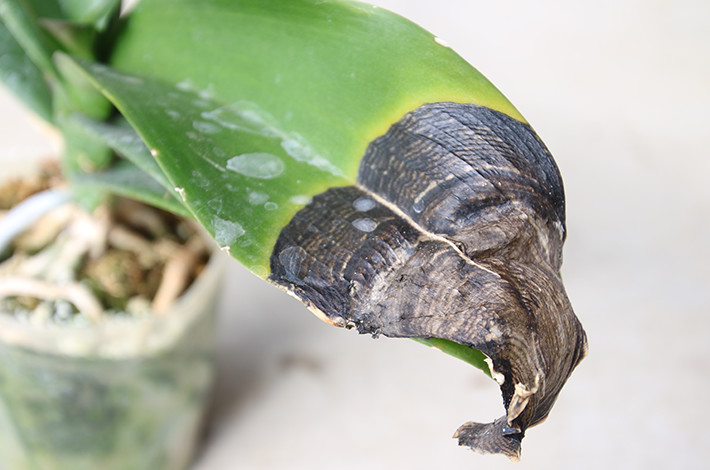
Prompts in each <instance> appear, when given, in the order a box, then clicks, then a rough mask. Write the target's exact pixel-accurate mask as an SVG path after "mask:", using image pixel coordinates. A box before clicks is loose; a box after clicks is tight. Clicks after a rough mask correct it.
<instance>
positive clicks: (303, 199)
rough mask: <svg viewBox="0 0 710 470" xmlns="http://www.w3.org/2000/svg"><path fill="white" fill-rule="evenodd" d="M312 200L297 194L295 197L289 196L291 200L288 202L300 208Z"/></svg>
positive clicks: (304, 195)
mask: <svg viewBox="0 0 710 470" xmlns="http://www.w3.org/2000/svg"><path fill="white" fill-rule="evenodd" d="M312 200H313V198H312V197H311V196H308V195H306V194H299V195H297V196H291V198H289V201H291V202H292V203H294V204H298V205H300V206H305V205H307V204H309V203H310V202H311V201H312Z"/></svg>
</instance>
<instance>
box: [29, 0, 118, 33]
mask: <svg viewBox="0 0 710 470" xmlns="http://www.w3.org/2000/svg"><path fill="white" fill-rule="evenodd" d="M28 3H29V4H30V5H31V8H32V9H33V12H34V14H35V15H36V16H37V17H39V18H46V19H54V20H64V21H66V22H71V23H75V24H84V25H90V26H92V27H93V28H95V29H96V30H99V31H100V30H102V29H103V28H105V27H106V25H107V22H108V20H109V19H110V17H111V15H113V14H114V13H115V12H117V11H118V9H119V7H120V5H121V0H28Z"/></svg>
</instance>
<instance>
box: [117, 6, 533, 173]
mask: <svg viewBox="0 0 710 470" xmlns="http://www.w3.org/2000/svg"><path fill="white" fill-rule="evenodd" d="M176 51H180V52H179V53H176ZM110 62H111V64H112V66H113V67H116V68H118V69H119V70H123V71H125V72H127V73H128V74H129V75H130V74H136V75H138V76H149V77H155V78H158V79H161V80H164V81H166V82H169V83H172V84H178V83H180V84H183V85H185V86H190V87H192V88H193V89H194V90H196V91H199V92H201V93H203V94H204V93H206V94H210V95H212V96H214V97H215V98H216V99H217V100H219V101H221V102H222V103H225V104H231V103H235V102H238V101H243V100H247V101H251V102H253V103H257V104H258V105H259V107H260V109H261V110H262V111H263V112H264V113H265V114H268V115H269V116H272V117H273V118H274V119H275V120H277V121H278V122H280V123H281V124H282V125H283V126H285V128H286V130H287V131H288V132H292V133H297V134H298V135H300V136H302V137H303V138H304V139H305V140H307V141H308V143H309V145H310V147H311V148H312V149H313V150H314V151H315V152H317V154H318V156H319V158H321V159H323V160H327V161H328V162H330V163H331V164H332V165H333V166H334V167H335V168H338V169H340V170H341V171H342V172H343V174H344V175H346V176H347V177H349V178H351V179H354V178H355V176H356V174H357V169H358V164H359V161H360V159H361V158H362V155H363V154H364V152H365V149H366V147H367V145H368V144H369V143H370V142H371V141H372V140H374V139H375V138H376V137H379V136H380V135H382V134H384V132H385V131H386V130H387V129H388V128H389V126H390V125H391V124H393V123H394V122H396V121H397V120H399V119H400V118H401V117H402V116H403V115H404V114H406V113H407V112H409V111H411V110H413V109H416V108H417V107H418V106H420V105H422V104H424V103H430V102H442V101H451V102H459V103H476V104H481V105H484V106H488V107H490V108H493V109H496V110H499V111H502V112H505V113H507V114H509V115H511V116H514V117H515V118H517V119H522V117H521V116H520V114H519V113H518V112H517V111H516V110H515V108H514V107H513V106H512V105H511V104H510V102H509V101H508V100H507V99H506V98H505V97H504V96H503V95H502V94H501V93H500V92H499V91H498V90H497V89H496V88H495V87H494V86H493V85H492V84H491V83H490V82H489V81H488V80H486V79H485V77H483V76H482V75H481V74H480V73H479V72H478V71H477V70H476V69H474V68H473V67H472V66H471V65H469V64H468V63H467V62H466V61H465V60H463V59H462V58H461V57H460V56H459V55H457V54H456V53H455V52H454V51H452V50H451V49H450V48H448V47H445V46H443V45H441V44H440V43H437V41H436V38H435V37H434V36H433V35H432V34H430V33H428V32H426V31H424V30H423V29H421V28H420V27H419V26H416V25H415V24H413V23H411V22H410V21H407V20H405V19H404V18H401V17H399V16H397V15H395V14H393V13H391V12H388V11H386V10H383V9H379V8H376V7H372V6H369V5H365V4H360V3H355V2H323V1H316V0H312V1H298V0H297V1H291V0H272V1H268V2H264V1H261V0H246V1H240V2H239V5H238V6H237V5H235V4H234V2H233V1H230V0H204V1H199V2H195V1H191V0H144V1H142V2H140V3H139V4H138V6H137V7H136V9H135V10H134V11H133V12H132V13H131V15H130V16H129V18H128V19H127V21H126V24H125V27H124V29H123V31H122V33H121V35H120V37H119V38H117V41H116V44H115V48H114V52H113V54H112V56H111V60H110ZM334 122H337V123H341V125H339V126H333V125H332V124H333V123H334Z"/></svg>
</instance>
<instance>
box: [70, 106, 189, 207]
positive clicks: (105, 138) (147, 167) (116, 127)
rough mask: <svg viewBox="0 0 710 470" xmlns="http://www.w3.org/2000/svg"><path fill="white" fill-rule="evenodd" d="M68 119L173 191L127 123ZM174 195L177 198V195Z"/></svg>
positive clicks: (86, 118) (84, 118)
mask: <svg viewBox="0 0 710 470" xmlns="http://www.w3.org/2000/svg"><path fill="white" fill-rule="evenodd" d="M70 119H71V120H72V121H73V122H74V123H75V124H76V125H77V126H80V127H82V128H83V129H84V130H85V131H86V132H87V133H89V134H91V135H93V136H95V137H96V138H98V139H100V140H101V141H102V142H103V143H104V144H106V145H107V146H108V147H110V148H112V149H113V150H114V151H115V152H116V153H118V154H119V155H121V156H122V157H124V158H126V159H127V160H129V161H130V162H131V163H133V164H134V165H136V166H137V167H138V168H140V169H141V170H143V171H144V172H146V173H147V174H148V175H150V176H151V177H152V178H153V179H154V180H155V181H157V182H158V183H160V185H161V186H163V188H165V189H167V190H170V191H173V190H174V186H173V185H172V184H171V183H170V181H169V180H168V179H167V177H166V176H165V174H164V173H163V171H162V170H161V169H160V166H158V164H157V163H156V161H155V159H154V158H153V156H152V155H151V154H150V150H148V147H146V145H145V143H144V142H143V141H142V140H141V138H140V136H139V135H138V134H137V133H136V131H135V130H134V129H133V128H132V127H130V126H129V125H128V123H125V122H123V123H107V122H102V121H96V120H94V119H90V118H88V117H86V116H83V115H80V114H76V115H73V116H71V118H70ZM174 194H175V195H176V196H178V195H177V193H174ZM178 197H179V196H178Z"/></svg>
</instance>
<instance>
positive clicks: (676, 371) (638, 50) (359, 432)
mask: <svg viewBox="0 0 710 470" xmlns="http://www.w3.org/2000/svg"><path fill="white" fill-rule="evenodd" d="M376 3H377V4H380V5H382V6H384V7H388V8H391V9H393V10H395V11H397V12H400V13H402V14H404V15H405V16H408V17H409V18H411V19H413V20H415V21H416V22H418V23H420V24H422V25H424V26H425V27H427V28H428V29H430V30H431V31H432V32H434V33H436V34H437V35H438V36H440V37H442V38H444V39H445V40H446V41H447V42H448V43H449V44H451V45H452V46H453V47H454V49H456V50H457V51H459V53H461V54H462V55H463V56H464V57H465V58H466V59H467V60H469V61H470V62H471V63H473V64H474V65H476V66H477V67H478V68H479V70H481V71H482V72H483V73H484V74H486V75H487V76H488V77H489V78H490V79H491V80H492V81H493V82H494V83H495V84H496V85H497V86H498V87H499V88H500V89H501V90H502V91H503V92H504V93H506V95H507V96H508V97H509V98H510V99H511V100H512V102H513V103H514V104H515V105H516V106H517V107H518V108H519V109H520V110H521V112H522V113H523V114H524V115H525V116H526V117H527V119H528V120H529V121H530V122H531V123H532V125H533V126H534V127H535V128H536V130H537V131H538V133H539V134H540V136H541V137H542V138H543V140H544V141H545V142H546V143H547V145H548V146H549V148H550V149H551V150H552V153H553V154H554V155H555V158H556V160H557V162H558V164H559V167H560V169H561V171H562V175H563V177H564V180H565V186H566V193H567V204H568V205H567V214H568V231H569V236H568V241H567V245H566V248H565V265H564V268H563V275H564V279H565V283H566V285H567V289H568V294H569V296H570V298H571V300H572V303H573V305H574V307H575V310H576V312H577V314H578V316H579V317H580V318H581V320H582V322H583V324H584V326H585V328H586V330H587V333H588V335H589V340H590V347H591V349H590V355H589V357H588V358H587V359H586V360H585V361H584V362H583V363H582V364H581V365H580V367H579V368H578V369H577V371H576V372H575V373H574V375H573V376H572V378H571V379H570V381H569V382H568V384H567V385H566V387H565V389H564V390H563V391H562V394H561V395H560V398H559V400H558V403H557V405H556V407H555V408H554V409H553V411H552V413H551V415H550V417H549V419H548V420H547V421H546V422H545V423H543V424H542V425H540V426H539V427H536V428H532V429H530V430H529V432H528V435H527V437H526V438H525V440H524V441H523V457H522V462H521V463H519V464H513V463H510V462H508V461H507V460H506V459H505V458H503V457H497V456H477V455H475V454H473V453H471V452H469V451H466V450H464V449H460V448H457V446H456V443H455V441H454V440H452V439H451V438H450V436H451V434H452V433H453V432H454V430H455V429H456V428H457V427H458V426H459V425H460V424H462V423H463V422H464V421H467V420H472V419H473V420H477V421H478V420H485V419H493V418H496V417H498V416H500V415H501V414H502V412H503V407H502V404H501V403H500V397H499V392H498V389H497V387H496V386H495V384H494V383H493V382H492V381H490V380H489V379H487V378H486V377H484V376H483V375H482V374H480V373H478V372H477V371H475V370H471V369H470V368H469V367H467V366H465V365H464V364H462V363H459V362H457V361H456V360H454V359H451V358H449V357H445V356H444V355H443V354H440V353H438V352H436V351H433V350H428V349H427V348H424V347H422V346H420V345H418V344H415V343H413V342H411V341H405V340H388V339H386V338H381V339H379V340H376V341H375V340H372V339H370V338H369V337H358V335H356V334H355V333H353V332H349V331H344V330H339V329H336V328H333V327H329V326H327V325H325V324H322V323H320V322H319V321H318V320H317V319H316V318H315V317H312V316H311V315H310V314H309V313H308V312H307V311H306V310H305V308H303V307H302V306H301V305H300V304H298V303H297V302H296V301H294V300H293V299H291V298H288V297H287V296H285V295H284V294H282V293H280V292H278V291H276V289H274V288H271V287H269V286H268V285H266V284H263V283H261V282H260V281H259V280H258V279H256V278H254V277H253V276H251V275H249V274H248V273H246V272H245V271H244V270H243V269H241V268H240V267H239V266H238V265H237V264H236V263H234V264H233V265H232V268H231V272H230V278H229V285H230V288H229V289H228V290H227V291H226V292H225V294H224V297H223V299H222V308H221V317H220V318H221V325H220V329H219V347H220V350H219V370H220V378H219V384H218V387H217V391H216V394H215V403H214V407H213V411H212V414H211V420H210V433H209V437H208V439H207V441H206V443H205V446H204V448H203V450H202V452H201V454H200V456H199V459H198V461H197V462H196V463H195V465H194V469H193V470H218V469H263V470H271V469H310V470H318V469H324V470H325V469H333V468H337V469H368V470H377V469H399V468H401V469H411V470H415V469H416V470H419V469H421V470H423V469H430V468H487V469H499V468H516V469H518V470H523V469H543V468H545V469H563V468H565V469H566V468H575V469H600V468H605V469H616V468H619V469H622V468H623V469H645V470H648V469H667V468H684V469H700V468H706V467H705V466H706V465H707V464H706V462H705V461H706V457H705V456H706V452H705V450H706V446H707V445H708V444H710V440H709V438H708V435H707V433H706V429H705V426H706V423H707V422H708V421H710V411H708V407H707V406H706V404H705V401H706V395H705V394H706V393H707V390H708V389H710V377H709V374H710V341H708V336H709V335H710V316H709V314H710V308H709V307H708V301H709V300H710V288H709V287H710V274H709V272H708V271H709V268H708V265H709V264H710V250H709V248H708V246H709V243H708V242H709V241H710V217H709V216H710V184H708V181H707V178H708V174H710V154H709V153H710V152H708V148H709V147H708V144H710V132H709V131H708V117H707V110H708V109H710V91H709V90H710V60H708V57H710V3H708V2H707V1H704V0H685V1H676V2H660V1H622V2H620V1H610V0H597V1H594V2H591V1H584V2H563V1H552V0H547V1H540V2H525V1H522V0H517V1H509V2H490V1H489V2H482V1H471V0H441V1H439V2H436V4H435V3H434V2H431V1H426V0H416V1H413V0H406V1H405V0H381V1H378V2H376ZM41 139H42V137H41V136H40V135H38V134H37V133H36V132H35V131H34V130H33V128H32V127H31V126H30V125H29V123H28V121H27V117H26V115H25V114H23V112H22V111H21V110H20V109H19V108H18V107H17V105H16V103H14V102H13V101H12V100H11V99H10V98H9V97H8V96H7V94H6V93H5V92H4V91H2V90H0V145H1V147H0V149H1V150H2V151H1V152H0V162H1V165H2V168H9V167H10V166H13V165H17V164H18V163H17V162H18V161H21V162H24V161H25V160H26V159H27V158H29V157H36V156H39V155H44V154H49V153H51V152H52V146H51V145H49V144H48V143H47V142H46V141H45V140H41ZM3 173H4V172H3Z"/></svg>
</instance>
